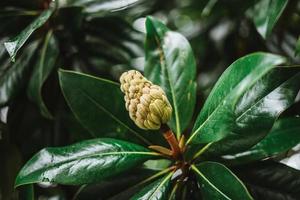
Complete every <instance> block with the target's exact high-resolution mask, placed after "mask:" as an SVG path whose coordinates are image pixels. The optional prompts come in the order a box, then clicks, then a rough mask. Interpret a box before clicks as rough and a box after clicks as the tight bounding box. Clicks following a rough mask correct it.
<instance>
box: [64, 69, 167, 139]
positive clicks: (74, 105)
mask: <svg viewBox="0 0 300 200" xmlns="http://www.w3.org/2000/svg"><path fill="white" fill-rule="evenodd" d="M59 79H60V85H61V88H62V91H63V94H64V96H65V99H66V100H67V102H68V104H69V106H70V108H71V110H72V111H73V113H74V114H75V116H76V118H77V119H78V120H79V122H81V123H82V125H83V126H84V127H86V128H87V129H88V130H89V131H90V132H91V133H92V134H93V135H94V136H95V137H96V136H105V137H113V138H118V139H126V140H130V141H134V142H137V141H139V142H141V141H142V142H143V143H144V144H148V145H149V144H151V142H150V141H149V140H148V139H146V138H151V139H155V138H157V137H158V136H160V135H159V134H156V133H149V132H145V131H142V130H137V126H136V125H135V124H134V123H133V122H132V120H131V119H130V118H129V114H128V112H127V110H126V109H125V102H124V95H123V93H122V92H121V90H120V85H119V84H118V83H116V82H113V81H109V80H106V79H101V78H97V77H93V76H90V75H87V74H82V73H78V72H73V71H65V70H60V71H59ZM159 139H161V138H159Z"/></svg>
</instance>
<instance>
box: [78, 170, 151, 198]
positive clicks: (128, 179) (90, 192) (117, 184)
mask: <svg viewBox="0 0 300 200" xmlns="http://www.w3.org/2000/svg"><path fill="white" fill-rule="evenodd" d="M154 173H155V171H153V170H148V169H143V168H140V167H139V168H134V169H132V170H130V171H129V172H127V173H126V174H124V173H123V174H122V175H118V176H117V177H113V178H110V179H108V180H105V181H101V182H100V183H98V184H90V185H87V186H86V187H85V188H84V189H83V190H82V191H81V192H80V193H79V194H78V197H77V198H76V199H77V200H84V199H94V197H95V196H98V197H101V199H108V198H109V197H112V196H115V195H116V194H119V193H121V192H123V191H124V190H126V189H129V188H131V187H133V186H135V185H136V184H137V183H139V182H141V181H143V180H145V179H146V178H148V177H150V176H151V175H153V174H154ZM137 191H138V190H137ZM131 196H132V195H131ZM131 196H129V197H131ZM129 197H127V198H123V199H128V198H129Z"/></svg>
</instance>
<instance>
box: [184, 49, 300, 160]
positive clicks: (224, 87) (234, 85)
mask: <svg viewBox="0 0 300 200" xmlns="http://www.w3.org/2000/svg"><path fill="white" fill-rule="evenodd" d="M283 62H284V59H283V58H282V57H280V56H276V55H272V54H266V53H254V54H250V55H247V56H245V57H243V58H240V59H238V60H237V61H236V62H234V63H233V64H232V65H231V66H230V67H229V68H228V69H227V70H226V71H225V72H224V73H223V75H222V76H221V77H220V79H219V80H218V82H217V83H216V85H215V87H214V89H213V90H212V92H211V94H210V96H209V97H208V99H207V100H206V102H205V105H204V107H203V109H202V110H201V112H200V114H199V116H198V118H197V120H196V123H195V126H194V128H193V131H192V135H191V136H190V138H189V139H188V141H187V143H189V145H190V149H189V150H188V151H190V152H193V151H194V150H195V149H198V150H199V148H200V147H201V144H204V143H213V144H212V145H211V146H210V147H209V150H210V152H212V153H214V154H218V155H222V154H225V153H226V154H232V153H237V152H240V151H244V150H246V149H248V148H250V147H251V146H253V145H255V144H256V143H257V142H259V141H260V140H261V139H262V138H263V137H265V135H266V134H267V133H268V132H269V131H270V129H271V127H272V126H273V123H274V122H275V120H276V118H277V117H278V116H279V114H280V113H281V112H282V111H284V110H285V109H287V108H288V107H289V106H290V105H292V104H293V103H294V100H295V97H296V95H297V93H298V91H299V88H300V79H299V76H300V73H299V72H300V68H299V67H278V66H276V65H278V64H281V63H283ZM217 141H218V142H217ZM199 145H200V146H199ZM198 150H197V151H198Z"/></svg>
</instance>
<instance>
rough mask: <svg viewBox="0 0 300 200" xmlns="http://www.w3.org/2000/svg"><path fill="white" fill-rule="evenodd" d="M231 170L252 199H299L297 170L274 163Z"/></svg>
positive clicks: (260, 163) (258, 163) (299, 187)
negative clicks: (243, 184)
mask: <svg viewBox="0 0 300 200" xmlns="http://www.w3.org/2000/svg"><path fill="white" fill-rule="evenodd" d="M233 170H234V172H235V173H236V174H237V175H238V176H239V178H240V179H241V180H242V181H243V182H244V183H245V185H246V186H247V188H248V190H249V192H250V193H251V195H252V196H253V197H254V199H272V200H284V199H288V200H298V199H299V196H300V181H299V180H300V171H299V170H296V169H293V168H291V167H288V166H286V165H284V164H282V163H277V162H274V161H264V162H256V163H251V164H248V165H242V166H238V167H236V168H234V169H233Z"/></svg>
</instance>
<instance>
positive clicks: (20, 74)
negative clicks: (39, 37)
mask: <svg viewBox="0 0 300 200" xmlns="http://www.w3.org/2000/svg"><path fill="white" fill-rule="evenodd" d="M37 46H38V42H37V41H35V42H33V43H31V44H29V45H28V46H26V48H25V49H24V53H23V54H22V55H21V56H20V58H19V59H18V60H17V62H15V63H13V64H12V66H10V68H8V69H7V70H6V71H5V72H4V73H3V74H2V76H1V77H0V107H2V106H4V105H6V104H7V103H8V102H9V101H10V100H11V99H13V98H14V97H15V96H16V95H18V93H19V91H20V90H21V89H22V87H24V84H26V79H27V75H28V71H29V69H30V68H31V66H30V64H29V62H30V60H31V58H32V56H33V55H34V52H35V50H36V48H37Z"/></svg>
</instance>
